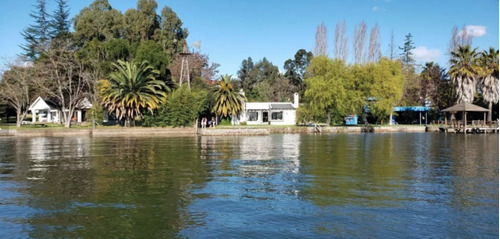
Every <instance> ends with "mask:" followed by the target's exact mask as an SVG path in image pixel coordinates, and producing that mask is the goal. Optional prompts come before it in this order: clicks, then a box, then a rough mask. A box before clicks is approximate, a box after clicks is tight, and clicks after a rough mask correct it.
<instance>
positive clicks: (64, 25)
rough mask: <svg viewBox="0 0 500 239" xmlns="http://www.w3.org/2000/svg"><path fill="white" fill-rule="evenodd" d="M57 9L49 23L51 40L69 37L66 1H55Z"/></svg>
mask: <svg viewBox="0 0 500 239" xmlns="http://www.w3.org/2000/svg"><path fill="white" fill-rule="evenodd" d="M56 3H57V8H56V10H55V11H54V13H53V15H52V20H51V21H50V36H51V37H52V38H66V37H68V36H69V27H70V20H69V8H68V3H67V1H66V0H56Z"/></svg>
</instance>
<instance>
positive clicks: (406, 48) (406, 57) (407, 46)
mask: <svg viewBox="0 0 500 239" xmlns="http://www.w3.org/2000/svg"><path fill="white" fill-rule="evenodd" d="M412 37H413V36H412V35H411V33H408V35H406V36H405V43H404V45H403V47H399V50H402V51H403V52H402V53H401V54H400V55H401V61H403V63H405V64H412V63H414V62H415V59H413V53H412V52H411V51H412V50H413V49H415V46H414V45H413V41H412V39H411V38H412Z"/></svg>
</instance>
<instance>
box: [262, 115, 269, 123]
mask: <svg viewBox="0 0 500 239" xmlns="http://www.w3.org/2000/svg"><path fill="white" fill-rule="evenodd" d="M268 121H269V112H262V122H264V123H267V122H268Z"/></svg>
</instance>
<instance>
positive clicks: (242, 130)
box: [0, 125, 439, 137]
mask: <svg viewBox="0 0 500 239" xmlns="http://www.w3.org/2000/svg"><path fill="white" fill-rule="evenodd" d="M437 131H439V126H401V125H398V126H371V127H368V128H366V127H360V126H329V127H319V128H315V127H303V126H289V127H284V126H281V127H272V126H260V127H259V126H243V127H239V126H219V127H217V128H203V129H202V128H193V127H189V128H161V127H158V128H156V127H155V128H142V127H136V128H110V129H105V128H97V129H81V128H80V129H71V128H70V129H50V128H48V129H44V128H42V129H21V130H18V129H16V128H9V129H5V128H3V129H0V137H2V136H5V137H67V136H97V137H99V136H104V137H109V136H171V137H172V136H173V137H176V136H196V135H199V136H251V135H270V134H289V133H292V134H293V133H307V134H315V133H320V134H343V133H367V132H369V133H396V132H399V133H423V132H437Z"/></svg>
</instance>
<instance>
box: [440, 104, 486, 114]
mask: <svg viewBox="0 0 500 239" xmlns="http://www.w3.org/2000/svg"><path fill="white" fill-rule="evenodd" d="M442 111H443V112H459V111H466V112H489V110H488V109H486V108H483V107H481V106H477V105H474V104H471V103H468V102H462V103H458V104H456V105H454V106H452V107H449V108H446V109H444V110H442Z"/></svg>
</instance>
